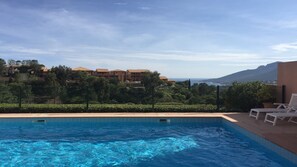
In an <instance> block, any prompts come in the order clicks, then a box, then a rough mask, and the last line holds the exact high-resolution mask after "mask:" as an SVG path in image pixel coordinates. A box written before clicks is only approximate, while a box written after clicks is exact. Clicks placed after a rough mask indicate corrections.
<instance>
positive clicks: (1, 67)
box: [0, 58, 6, 76]
mask: <svg viewBox="0 0 297 167" xmlns="http://www.w3.org/2000/svg"><path fill="white" fill-rule="evenodd" d="M5 69H6V62H5V60H4V59H2V58H0V76H2V75H3V73H4V72H5Z"/></svg>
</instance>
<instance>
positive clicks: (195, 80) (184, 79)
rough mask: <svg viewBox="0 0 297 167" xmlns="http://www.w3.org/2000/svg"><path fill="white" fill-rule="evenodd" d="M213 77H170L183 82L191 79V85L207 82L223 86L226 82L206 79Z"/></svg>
mask: <svg viewBox="0 0 297 167" xmlns="http://www.w3.org/2000/svg"><path fill="white" fill-rule="evenodd" d="M208 79H211V78H169V80H173V81H175V82H183V81H188V80H190V81H191V85H194V84H195V83H197V84H200V83H206V84H207V85H214V86H223V85H224V84H221V83H216V82H207V81H205V80H208Z"/></svg>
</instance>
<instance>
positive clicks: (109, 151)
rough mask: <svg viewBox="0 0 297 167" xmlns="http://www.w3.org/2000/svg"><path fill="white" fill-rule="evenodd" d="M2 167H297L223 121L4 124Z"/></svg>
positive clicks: (102, 120)
mask: <svg viewBox="0 0 297 167" xmlns="http://www.w3.org/2000/svg"><path fill="white" fill-rule="evenodd" d="M0 164H1V165H2V166H157V167H158V166H162V167H164V166H171V167H174V166H207V167H208V166H228V167H229V166H251V167H255V166H271V167H281V166H284V167H290V166H296V164H294V163H293V162H290V161H289V160H287V159H285V158H283V157H282V156H280V155H279V154H276V153H275V152H273V151H271V150H269V149H267V148H266V147H264V146H262V145H260V144H259V143H257V142H255V141H254V140H252V139H250V138H248V137H247V136H246V135H245V134H243V133H242V132H239V131H238V129H236V128H234V127H233V126H232V125H230V123H229V122H227V121H226V120H223V119H221V118H169V119H163V118H63V119H62V118H42V119H41V118H40V119H0Z"/></svg>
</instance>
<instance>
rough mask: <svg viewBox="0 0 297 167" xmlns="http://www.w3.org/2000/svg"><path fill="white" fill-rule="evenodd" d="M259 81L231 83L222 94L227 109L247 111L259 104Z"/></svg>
mask: <svg viewBox="0 0 297 167" xmlns="http://www.w3.org/2000/svg"><path fill="white" fill-rule="evenodd" d="M261 85H262V84H261V83H260V82H248V83H237V82H235V83H233V84H232V86H230V87H229V88H228V90H227V91H226V92H225V95H224V100H225V101H224V103H225V107H226V108H227V109H233V110H241V111H249V110H250V109H251V108H254V107H257V106H258V105H259V100H258V92H259V91H260V90H261V87H262V86H261Z"/></svg>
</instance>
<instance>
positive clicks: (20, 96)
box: [19, 86, 22, 110]
mask: <svg viewBox="0 0 297 167" xmlns="http://www.w3.org/2000/svg"><path fill="white" fill-rule="evenodd" d="M21 108H22V87H21V86H19V110H21Z"/></svg>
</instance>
